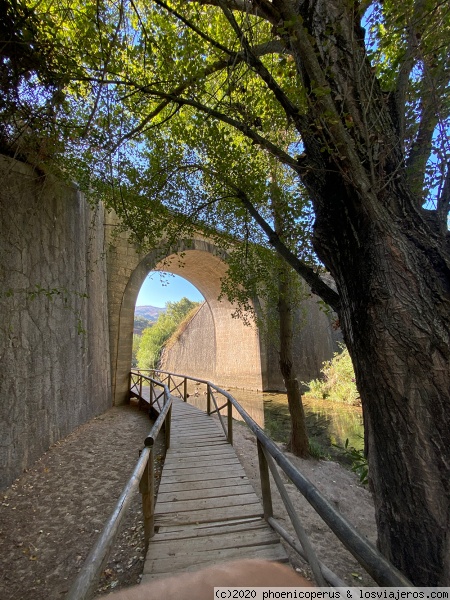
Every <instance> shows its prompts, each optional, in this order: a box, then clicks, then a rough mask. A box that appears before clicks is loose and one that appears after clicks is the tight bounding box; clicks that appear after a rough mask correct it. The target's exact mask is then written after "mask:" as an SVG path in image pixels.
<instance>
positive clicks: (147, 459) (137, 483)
mask: <svg viewBox="0 0 450 600" xmlns="http://www.w3.org/2000/svg"><path fill="white" fill-rule="evenodd" d="M146 385H147V386H148V387H149V388H150V390H151V393H150V396H149V398H148V402H147V404H148V406H149V408H150V407H153V408H155V407H158V411H157V412H158V413H159V416H158V418H157V419H156V421H155V423H154V424H153V427H152V428H151V430H150V432H149V434H148V435H147V437H146V438H145V440H144V448H143V450H142V451H141V453H140V456H139V460H138V462H137V464H136V466H135V468H134V470H133V473H132V474H131V477H130V479H129V480H128V482H127V484H126V485H125V487H124V489H123V491H122V494H121V495H120V498H119V499H118V501H117V503H116V505H115V507H114V510H113V512H112V513H111V515H110V517H109V519H108V521H107V523H106V525H105V526H104V527H103V529H102V531H101V533H100V535H99V537H98V539H97V542H96V543H95V545H94V547H93V548H92V550H91V552H90V553H89V556H88V557H87V558H86V560H85V562H84V564H83V566H82V568H81V570H80V572H79V574H78V576H77V578H76V580H75V581H74V583H73V585H72V587H71V588H70V590H69V593H68V595H67V596H66V600H90V599H91V598H92V597H93V596H94V594H95V591H96V588H97V585H98V581H99V579H100V576H101V573H102V571H103V569H104V567H105V565H106V563H107V561H108V557H109V554H110V552H111V549H112V547H113V544H114V541H115V539H116V536H117V534H118V532H119V529H120V526H121V523H122V521H123V518H124V516H125V514H126V512H127V510H128V507H129V505H130V503H131V500H132V498H133V496H134V494H135V493H136V491H137V489H138V488H139V491H140V493H141V495H142V510H143V513H144V536H145V546H146V548H147V546H148V543H149V540H150V538H151V537H153V535H154V507H155V501H154V494H155V477H154V459H155V455H154V443H155V440H156V438H157V436H158V434H159V432H160V430H161V428H162V426H163V425H164V429H165V446H166V450H167V449H168V448H169V447H170V422H171V414H172V399H173V398H172V396H171V395H170V393H169V388H168V386H167V385H165V384H164V383H161V382H160V381H156V380H154V379H152V378H150V377H148V376H146V375H143V374H139V373H133V374H132V375H131V381H130V390H131V391H132V392H133V393H135V395H138V394H137V392H139V390H140V392H141V393H140V394H139V396H140V399H144V398H143V396H142V390H143V387H145V386H146ZM105 451H107V450H105Z"/></svg>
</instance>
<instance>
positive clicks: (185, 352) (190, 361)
mask: <svg viewBox="0 0 450 600" xmlns="http://www.w3.org/2000/svg"><path fill="white" fill-rule="evenodd" d="M183 367H185V370H183ZM161 369H162V370H163V371H172V372H175V373H181V374H182V375H191V376H192V377H197V378H198V379H207V380H209V381H212V382H214V383H216V330H215V327H214V318H213V315H212V312H211V309H210V307H209V305H208V303H207V302H205V303H204V304H203V305H202V307H201V308H200V310H199V311H198V312H197V313H196V314H195V316H194V318H193V319H192V320H191V321H190V322H189V324H188V326H187V328H186V329H185V330H184V331H183V333H182V334H181V335H180V337H179V338H178V340H177V341H176V343H175V344H174V345H173V346H172V347H171V348H170V349H168V350H165V351H164V352H163V355H162V357H161ZM180 369H181V370H180Z"/></svg>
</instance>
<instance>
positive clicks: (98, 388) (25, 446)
mask: <svg viewBox="0 0 450 600" xmlns="http://www.w3.org/2000/svg"><path fill="white" fill-rule="evenodd" d="M0 177H1V181H2V186H1V187H0V208H1V210H0V440H1V443H0V460H1V464H2V469H1V470H0V489H3V488H5V487H6V486H8V485H10V484H11V482H12V481H13V480H14V479H15V478H16V477H18V476H19V475H20V474H21V473H22V471H23V469H25V468H27V467H29V466H30V465H31V464H32V463H33V462H34V461H35V460H36V459H37V458H39V456H41V455H42V454H43V453H44V452H45V451H46V450H47V449H48V448H49V447H50V446H51V445H52V444H53V443H55V442H56V441H57V440H59V439H61V438H63V437H65V436H67V435H68V434H69V433H70V432H71V431H73V430H74V429H75V428H76V427H77V426H79V425H81V424H83V423H85V422H86V421H88V420H89V419H90V418H92V417H93V416H95V415H98V414H100V413H102V412H103V411H105V410H106V409H107V408H109V407H110V406H111V405H112V404H120V403H123V402H125V400H126V397H127V386H128V373H129V369H130V364H131V350H132V333H133V320H134V305H135V301H136V298H137V295H138V291H139V288H140V286H141V284H142V282H143V280H144V279H145V277H146V276H147V274H148V273H149V272H150V271H152V270H154V269H160V268H163V264H162V262H161V261H162V258H165V259H167V260H164V263H167V262H169V263H170V266H169V267H167V266H164V270H168V271H171V272H173V273H178V274H181V275H182V276H183V277H185V278H186V279H188V280H189V281H191V283H193V284H194V285H195V286H196V287H197V288H198V289H199V290H200V292H201V293H202V294H203V296H204V297H205V299H206V302H205V304H204V305H203V307H202V309H201V310H200V311H199V313H197V316H196V317H195V319H193V320H192V321H191V324H190V325H189V327H188V328H187V330H186V331H185V332H184V333H183V335H182V337H181V338H180V340H179V343H178V344H177V345H176V346H175V347H174V348H173V349H172V350H171V353H170V355H169V356H168V357H167V362H166V366H167V367H169V369H170V370H176V371H178V372H184V373H185V374H187V375H190V374H191V375H195V376H197V377H202V378H206V379H210V380H212V381H214V382H216V383H217V384H219V385H222V386H225V387H233V386H234V387H241V388H253V389H260V390H261V389H280V388H282V380H281V376H280V374H279V372H278V366H277V364H278V361H277V355H276V351H275V350H274V349H273V348H271V347H270V346H269V345H268V344H267V343H265V342H264V340H262V339H260V336H259V334H258V332H257V331H256V330H255V329H252V328H249V327H244V326H243V324H242V323H241V322H240V321H239V320H237V319H232V318H231V313H232V312H233V309H232V307H231V306H230V304H229V303H227V302H219V301H218V300H217V298H218V295H219V285H220V284H219V281H220V277H221V275H222V274H223V273H224V270H225V265H224V262H223V261H222V260H221V253H220V250H219V249H218V248H216V247H215V246H214V245H213V244H212V243H211V242H209V241H208V240H206V239H201V238H197V239H194V240H191V241H190V242H189V243H187V242H184V243H181V244H180V245H179V247H178V248H177V249H176V250H183V251H184V252H185V255H184V267H183V268H181V267H180V266H179V263H178V261H177V260H172V261H171V260H170V258H171V257H170V256H166V257H162V258H161V256H159V258H158V256H157V253H156V251H154V252H150V253H148V254H145V255H140V254H138V253H137V252H136V249H135V248H134V247H133V246H131V245H130V244H129V243H128V239H127V235H126V234H125V233H122V234H118V235H114V231H117V227H116V225H117V219H116V217H115V216H114V214H112V213H107V212H105V210H104V208H103V207H102V206H101V205H100V206H97V207H96V208H95V209H93V208H92V207H90V205H89V204H88V203H87V202H86V200H85V198H84V197H83V195H82V194H81V193H80V192H79V190H78V189H77V187H76V186H75V185H73V184H67V183H62V182H61V181H59V180H58V179H56V178H55V177H52V176H50V175H42V173H37V172H36V171H34V170H33V168H32V167H31V166H29V165H26V164H24V163H21V162H18V161H15V160H13V159H11V158H7V157H4V156H0ZM304 312H305V311H304ZM306 314H307V318H306V322H305V324H304V326H303V327H299V334H298V335H297V338H296V346H297V348H296V355H297V365H296V368H297V374H298V377H299V379H300V380H308V379H309V378H311V377H317V375H318V372H319V369H320V365H321V362H322V361H323V360H325V359H328V358H330V356H331V355H332V352H333V350H334V334H333V331H332V328H331V326H330V324H329V322H328V320H327V318H326V317H325V315H324V314H323V313H321V312H320V311H319V310H318V307H317V304H316V302H315V301H314V300H313V299H312V300H311V301H309V302H308V303H307V310H306Z"/></svg>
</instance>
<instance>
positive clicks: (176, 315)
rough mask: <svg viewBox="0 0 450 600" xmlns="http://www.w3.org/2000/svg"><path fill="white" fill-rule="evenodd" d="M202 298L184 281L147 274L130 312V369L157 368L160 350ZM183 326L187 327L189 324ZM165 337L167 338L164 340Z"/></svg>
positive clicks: (164, 274) (161, 273)
mask: <svg viewBox="0 0 450 600" xmlns="http://www.w3.org/2000/svg"><path fill="white" fill-rule="evenodd" d="M204 302H205V299H204V297H203V296H202V294H201V293H200V292H199V290H198V289H197V288H196V287H195V286H193V285H192V284H191V283H190V282H189V281H188V280H187V279H185V278H184V277H181V276H180V275H174V274H173V273H168V272H167V271H151V272H150V273H149V274H148V275H147V277H146V278H145V279H144V282H143V284H142V286H141V289H140V291H139V294H138V297H137V300H136V306H135V309H134V328H133V356H132V362H131V367H132V368H133V369H136V368H139V369H149V368H155V367H156V366H158V363H159V361H160V359H161V350H162V349H163V347H164V344H166V343H167V342H169V339H170V336H171V335H173V334H175V332H176V331H177V329H178V327H179V325H181V322H182V321H186V318H189V319H192V316H193V315H192V312H194V313H195V312H196V311H198V310H199V309H201V307H202V305H203V304H204ZM185 327H188V328H189V327H190V321H189V323H188V324H187V325H186V324H185ZM166 338H167V339H166Z"/></svg>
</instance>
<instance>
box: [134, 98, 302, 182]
mask: <svg viewBox="0 0 450 600" xmlns="http://www.w3.org/2000/svg"><path fill="white" fill-rule="evenodd" d="M142 91H144V92H146V93H148V94H149V95H153V96H155V97H159V98H164V99H165V100H170V101H171V102H173V103H174V104H179V105H180V106H191V107H192V108H196V109H197V110H198V111H200V112H202V113H204V114H206V115H209V116H210V117H214V118H215V119H218V120H219V121H222V122H223V123H227V124H228V125H230V126H231V127H234V128H235V129H237V130H238V131H240V132H241V133H243V134H244V135H245V136H246V137H247V138H249V139H250V140H252V141H253V142H255V143H256V144H258V145H259V146H261V148H265V149H266V150H267V151H268V152H270V154H272V155H273V156H275V157H276V158H278V159H279V160H280V161H281V162H282V163H284V164H285V165H287V166H289V167H291V168H292V169H294V171H295V172H298V170H299V166H298V163H297V160H296V159H295V158H293V157H292V156H291V155H290V154H288V153H287V152H285V151H284V150H282V149H281V148H279V147H278V146H276V145H275V144H273V143H272V142H271V141H270V140H268V139H267V138H265V137H263V136H262V135H260V134H259V133H257V132H256V131H255V130H253V129H251V127H249V125H248V124H247V123H242V122H241V121H237V120H236V119H233V118H232V117H229V116H228V115H226V114H224V113H222V112H220V111H218V110H216V109H214V108H210V107H208V106H205V105H204V104H201V103H200V102H197V101H196V100H190V99H189V98H179V97H178V96H174V95H172V94H168V93H165V92H161V91H159V90H153V89H151V88H143V89H142Z"/></svg>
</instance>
